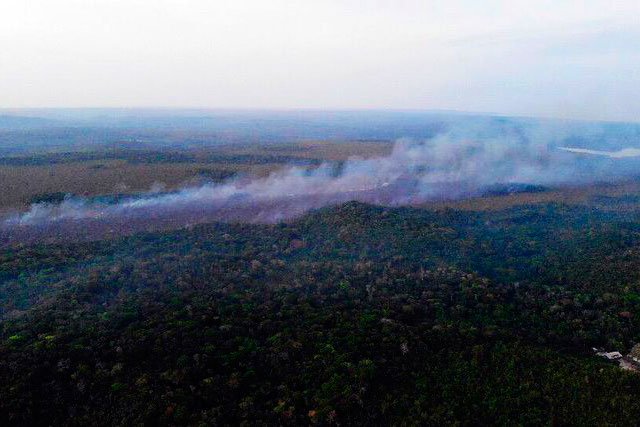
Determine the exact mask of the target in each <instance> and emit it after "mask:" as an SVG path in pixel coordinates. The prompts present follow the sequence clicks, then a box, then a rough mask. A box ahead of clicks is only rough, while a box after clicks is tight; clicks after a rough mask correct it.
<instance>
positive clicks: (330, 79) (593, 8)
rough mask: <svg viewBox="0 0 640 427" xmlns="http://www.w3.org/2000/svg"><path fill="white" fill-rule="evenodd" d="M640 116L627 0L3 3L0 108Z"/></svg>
mask: <svg viewBox="0 0 640 427" xmlns="http://www.w3.org/2000/svg"><path fill="white" fill-rule="evenodd" d="M58 106H59V107H62V106H64V107H82V106H96V107H138V106H140V107H143V106H144V107H153V106H165V107H213V108H323V109H324V108H346V109H351V108H357V109H360V108H367V109H371V108H372V109H377V108H385V109H387V108H389V109H455V110H464V111H491V112H500V113H504V114H527V115H543V116H554V117H574V118H597V119H609V120H634V121H638V120H640V1H639V0H619V1H615V0H591V1H590V0H581V1H574V0H567V1H563V0H554V1H547V0H527V1H523V0H505V1H498V0H475V1H473V0H458V1H454V0H442V1H439V0H438V1H435V0H421V1H418V0H378V1H376V0H367V1H364V0H363V1H355V0H343V1H331V0H289V1H285V0H224V1H223V0H0V107H10V108H13V107H58Z"/></svg>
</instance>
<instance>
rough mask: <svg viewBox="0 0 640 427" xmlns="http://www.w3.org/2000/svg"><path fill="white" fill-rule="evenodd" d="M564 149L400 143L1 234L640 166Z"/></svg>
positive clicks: (96, 207)
mask: <svg viewBox="0 0 640 427" xmlns="http://www.w3.org/2000/svg"><path fill="white" fill-rule="evenodd" d="M559 148H561V147H560V146H558V145H554V143H553V142H549V141H546V140H545V139H544V138H528V139H526V140H524V141H517V142H515V143H514V141H513V139H512V138H511V137H510V136H509V135H506V136H505V137H503V138H495V137H491V138H478V139H470V138H458V137H455V136H452V135H451V134H446V135H440V136H437V137H435V138H432V139H430V140H427V141H415V140H409V139H402V140H398V141H397V142H396V143H395V145H394V148H393V151H392V153H391V154H390V155H389V156H387V157H380V158H371V159H362V158H352V159H349V160H348V161H346V162H344V163H331V162H327V163H324V164H322V165H320V166H319V167H317V168H314V169H307V168H302V167H290V168H286V169H284V170H281V171H278V172H275V173H273V174H271V175H270V176H268V177H266V178H255V179H248V178H239V179H232V180H229V181H226V182H223V183H220V184H214V183H210V184H205V185H201V186H197V187H188V188H183V189H180V190H178V191H174V192H157V191H154V192H149V193H146V194H141V195H138V196H135V197H134V196H131V197H125V198H121V199H119V200H116V201H111V202H105V201H96V200H91V199H87V198H76V197H70V198H67V199H65V200H64V201H63V202H61V203H59V204H43V203H40V204H35V205H32V206H31V208H30V209H29V211H27V212H24V213H20V214H18V215H14V216H12V217H9V218H6V219H5V220H4V222H3V223H2V226H1V227H0V238H4V239H5V240H15V239H16V238H17V239H19V238H21V237H20V236H21V235H24V234H25V233H27V231H25V230H29V233H34V231H33V230H39V232H43V230H45V231H46V233H51V232H52V231H51V230H55V233H58V234H64V233H68V232H69V230H71V229H74V227H75V229H74V231H73V233H76V234H77V233H84V234H86V235H87V236H88V237H90V236H91V235H92V233H93V234H96V235H104V234H110V233H111V234H119V233H127V232H133V231H137V230H140V229H144V230H148V229H167V228H179V227H184V226H188V225H191V224H195V223H201V222H207V221H246V222H267V223H268V222H277V221H281V220H286V219H290V218H294V217H296V216H299V215H301V214H303V213H305V212H307V211H308V210H310V209H316V208H320V207H323V206H328V205H332V204H337V203H342V202H346V201H350V200H358V201H363V202H369V203H377V204H384V205H392V206H393V205H408V204H416V203H420V202H424V201H427V200H434V199H452V198H461V197H469V196H474V195H479V194H482V192H483V191H484V190H485V189H487V188H489V187H491V186H495V185H496V184H512V183H523V184H537V185H563V184H566V183H572V184H576V183H588V182H592V181H595V180H600V181H601V180H613V179H616V178H621V177H625V176H628V175H629V174H631V173H632V171H635V170H636V168H637V163H635V162H634V163H633V165H629V164H622V163H621V162H626V161H629V160H620V161H616V160H606V159H599V160H604V162H605V163H602V162H600V163H598V164H596V163H594V162H590V161H589V160H588V159H586V160H585V159H584V158H583V157H582V156H576V155H575V154H574V153H573V152H586V151H588V150H575V149H569V150H568V149H566V148H564V149H562V150H560V149H559ZM570 151H573V152H570ZM623 152H627V151H623ZM614 154H615V153H614ZM581 157H582V158H581ZM608 157H624V156H615V155H611V156H608ZM612 162H617V164H614V163H612ZM78 228H79V229H81V230H82V231H77V230H76V229H78ZM46 233H45V234H46ZM73 233H72V234H73Z"/></svg>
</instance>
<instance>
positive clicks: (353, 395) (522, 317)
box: [0, 202, 640, 425]
mask: <svg viewBox="0 0 640 427" xmlns="http://www.w3.org/2000/svg"><path fill="white" fill-rule="evenodd" d="M634 212H635V211H634V210H633V209H631V210H629V209H615V210H599V209H593V208H592V207H589V206H569V205H564V204H544V205H536V206H533V205H532V206H516V207H511V208H508V209H504V210H501V211H487V212H471V211H469V212H464V211H458V210H452V209H442V210H439V211H429V210H423V209H416V208H383V207H376V206H370V205H365V204H360V203H355V202H353V203H348V204H345V205H342V206H339V207H332V208H326V209H323V210H320V211H316V212H312V213H310V214H308V215H307V216H305V217H303V218H301V219H299V220H297V221H295V222H291V223H287V224H284V223H283V224H277V225H247V224H209V225H200V226H196V227H192V228H189V229H184V230H179V231H174V232H165V233H157V234H138V235H134V236H130V237H122V238H119V239H115V240H106V241H99V242H87V243H68V244H58V245H35V246H24V245H23V246H13V247H10V248H5V249H2V251H1V252H0V283H1V285H0V301H1V303H2V306H1V308H0V316H1V318H2V321H1V323H0V396H1V399H0V423H1V424H2V425H78V424H94V425H138V424H148V425H183V424H189V425H219V424H222V425H237V424H244V425H254V424H289V425H298V424H321V425H332V424H336V425H338V424H342V425H344V424H353V423H358V424H410V425H411V424H422V425H443V424H456V425H477V424H499V425H513V424H522V425H541V424H554V425H567V424H572V425H576V424H579V425H621V424H626V425H633V424H635V423H636V422H637V414H638V413H640V375H639V374H637V373H634V372H628V371H623V370H621V369H619V368H618V367H617V366H616V365H612V364H608V363H606V361H604V360H601V359H599V358H596V357H594V356H593V354H592V352H591V347H594V346H596V347H600V346H601V347H605V348H607V349H610V350H617V351H621V352H624V351H627V350H629V349H630V347H631V346H632V345H633V344H635V343H636V342H639V341H640V324H639V319H640V269H638V265H640V221H639V220H638V216H637V214H636V213H634Z"/></svg>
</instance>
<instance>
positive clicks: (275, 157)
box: [0, 141, 392, 212]
mask: <svg viewBox="0 0 640 427" xmlns="http://www.w3.org/2000/svg"><path fill="white" fill-rule="evenodd" d="M391 147H392V145H391V144H390V143H385V142H366V141H358V142H326V141H324V142H323V141H315V142H314V141H308V142H300V143H290V144H279V145H276V144H271V145H268V146H266V147H265V146H259V145H256V144H250V145H249V144H247V145H242V144H240V145H238V144H234V145H223V146H217V147H211V148H207V149H197V150H196V149H180V150H176V149H171V150H169V149H167V150H163V151H157V150H150V149H134V148H129V149H123V148H120V149H117V150H100V151H94V152H87V151H86V150H85V151H82V152H59V151H58V152H52V153H51V152H50V153H44V154H42V153H41V154H36V155H33V154H29V155H21V156H7V157H4V158H0V212H2V211H4V212H7V211H10V210H16V209H25V208H27V207H28V205H29V204H30V203H32V202H33V201H34V200H38V198H42V197H46V195H49V194H54V193H70V194H75V195H84V196H96V195H109V194H122V193H138V192H146V191H149V190H150V189H152V188H153V187H154V186H156V187H159V188H162V189H166V190H172V189H177V188H181V187H184V186H189V185H196V184H201V183H203V182H206V181H213V182H220V181H222V180H224V179H227V178H231V177H234V176H238V175H245V176H266V175H268V174H269V173H271V172H274V171H276V170H278V169H281V168H284V167H287V166H291V165H302V166H307V167H313V166H314V165H318V164H319V163H321V162H323V161H332V162H336V161H344V160H347V159H348V158H350V157H354V156H361V157H373V156H383V155H386V154H388V153H389V152H390V150H391Z"/></svg>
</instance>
